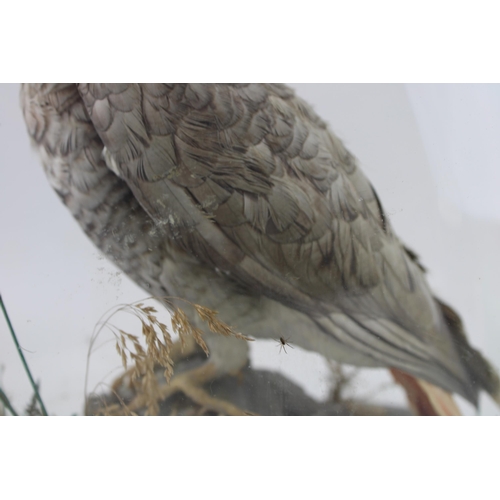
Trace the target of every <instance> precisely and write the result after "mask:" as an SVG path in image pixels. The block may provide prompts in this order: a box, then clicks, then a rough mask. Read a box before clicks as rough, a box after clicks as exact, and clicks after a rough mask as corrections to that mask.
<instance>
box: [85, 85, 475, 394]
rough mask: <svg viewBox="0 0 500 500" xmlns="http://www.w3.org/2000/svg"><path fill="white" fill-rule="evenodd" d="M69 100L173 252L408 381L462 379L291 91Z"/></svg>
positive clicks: (382, 232)
mask: <svg viewBox="0 0 500 500" xmlns="http://www.w3.org/2000/svg"><path fill="white" fill-rule="evenodd" d="M79 91H80V94H81V96H82V98H83V100H84V103H85V105H86V107H87V111H88V114H89V117H90V119H91V120H92V122H93V123H94V126H95V128H96V130H97V132H98V134H99V136H100V137H101V139H102V141H103V143H104V145H105V152H104V156H105V158H106V162H107V164H108V166H109V167H110V168H111V169H112V170H113V171H114V172H115V173H116V174H117V175H119V176H120V177H122V178H123V179H125V181H126V182H127V184H128V185H129V187H130V189H131V190H132V191H133V193H134V195H135V197H136V198H137V200H138V201H139V203H140V204H141V205H142V207H143V208H144V209H145V210H146V211H147V212H148V213H149V215H150V216H151V217H152V219H153V220H154V221H155V222H156V224H157V225H158V226H162V227H164V228H165V230H166V231H168V232H169V235H170V237H172V238H174V239H175V240H176V241H177V242H178V244H179V245H180V246H182V247H183V248H184V249H186V250H187V251H189V252H190V253H191V254H193V255H195V256H196V257H197V258H198V259H199V260H201V261H203V262H205V263H206V264H208V265H210V266H213V267H217V268H219V269H221V270H223V271H225V272H226V273H229V275H230V276H231V277H232V278H233V279H234V280H236V281H239V282H241V283H243V284H245V285H246V286H247V287H249V288H250V289H251V290H252V289H254V290H256V291H260V292H262V293H264V294H266V295H268V296H270V297H271V298H274V299H276V300H279V301H281V302H284V303H285V304H287V305H289V306H290V307H295V308H298V309H301V310H303V311H305V312H307V313H309V314H311V315H316V316H318V317H320V318H325V317H328V318H335V317H337V318H343V319H339V320H337V324H336V326H335V328H332V329H331V332H332V334H335V335H337V334H336V333H335V332H338V331H342V332H344V333H343V334H345V335H344V336H345V339H344V340H342V341H345V342H347V343H349V342H351V343H354V346H355V348H357V349H364V350H365V351H366V352H368V353H369V354H370V355H372V354H373V353H375V354H374V355H376V356H378V358H379V360H381V362H382V361H383V363H382V364H384V363H385V364H386V365H389V366H391V365H392V366H396V367H398V366H399V367H402V366H403V367H404V366H407V365H410V366H411V363H410V361H413V362H414V364H415V365H416V366H419V367H420V369H419V370H417V371H418V373H419V375H420V374H421V372H422V371H424V372H425V370H430V367H432V366H437V367H438V368H439V370H441V371H442V372H443V373H444V372H446V373H448V375H449V377H451V378H455V379H460V380H461V382H460V384H462V383H465V382H466V379H467V375H466V374H465V371H464V369H463V367H462V366H461V363H460V361H459V359H458V356H457V354H456V350H455V348H454V346H453V343H452V341H451V340H450V336H449V333H448V331H447V329H446V327H445V326H444V323H443V320H442V318H441V316H440V314H439V312H438V308H437V306H436V304H435V301H434V299H433V297H432V295H431V293H430V291H429V290H428V288H427V285H426V284H425V280H424V278H423V273H422V271H421V270H420V269H419V267H418V265H417V264H416V263H415V262H413V259H412V256H411V255H410V254H408V252H407V251H406V250H405V248H404V247H403V245H402V244H401V243H400V242H399V241H398V239H397V238H396V237H395V236H394V234H393V233H392V231H391V228H390V225H389V223H388V221H387V220H386V219H385V216H384V213H383V211H382V207H381V205H380V202H379V201H378V199H377V196H376V194H375V191H374V190H373V188H372V187H371V185H370V183H369V182H368V181H367V179H366V178H365V177H364V175H363V173H362V172H361V170H360V169H359V168H358V167H357V165H356V160H355V159H354V157H353V156H352V155H351V154H350V153H349V152H348V151H347V150H346V149H345V147H344V146H343V144H342V143H341V141H340V140H339V139H338V138H336V137H335V136H334V135H333V134H331V132H330V131H329V130H328V128H327V126H326V125H325V123H324V122H323V121H322V120H321V119H320V118H319V117H317V116H316V114H315V113H314V112H313V111H312V110H311V108H310V107H309V106H308V105H307V104H306V103H304V102H303V101H302V100H301V99H299V98H297V97H296V96H295V95H294V93H293V91H291V90H290V89H289V88H287V87H285V86H281V85H271V84H269V85H268V84H250V85H237V84H236V85H216V84H182V85H181V84H171V85H169V84H152V85H150V84H130V85H128V84H109V85H108V84H96V85H92V84H80V86H79ZM335 315H337V316H335ZM319 321H320V323H321V324H322V325H323V327H324V328H325V329H326V330H328V328H329V327H327V326H325V324H324V322H325V320H324V319H320V320H319ZM342 322H344V323H342ZM341 336H342V335H341ZM440 376H441V377H442V378H446V377H445V375H436V376H435V377H434V379H433V380H434V381H437V379H439V377H440ZM431 378H432V377H431ZM448 386H450V384H448ZM454 390H457V389H456V388H454ZM459 392H462V393H463V392H464V391H459Z"/></svg>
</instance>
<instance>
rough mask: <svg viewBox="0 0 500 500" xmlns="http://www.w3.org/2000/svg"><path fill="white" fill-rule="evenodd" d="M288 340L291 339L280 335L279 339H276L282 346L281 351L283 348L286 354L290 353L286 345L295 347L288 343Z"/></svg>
mask: <svg viewBox="0 0 500 500" xmlns="http://www.w3.org/2000/svg"><path fill="white" fill-rule="evenodd" d="M288 340H289V339H285V338H284V337H280V338H279V340H277V341H276V342H278V345H279V346H280V352H281V349H283V350H284V351H285V354H288V353H287V352H286V346H288V347H290V348H292V349H293V346H292V345H291V344H289V343H288Z"/></svg>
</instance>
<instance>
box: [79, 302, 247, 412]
mask: <svg viewBox="0 0 500 500" xmlns="http://www.w3.org/2000/svg"><path fill="white" fill-rule="evenodd" d="M152 298H155V297H149V298H148V299H145V300H149V299H152ZM160 300H161V301H162V302H163V303H165V304H166V305H167V307H168V308H169V309H170V310H171V311H172V313H171V323H172V330H173V332H175V333H177V334H178V335H179V339H180V342H181V345H182V346H183V347H184V346H185V344H186V340H187V338H188V337H192V338H193V339H194V341H195V342H196V343H197V344H198V345H199V346H200V347H201V349H202V350H203V351H204V352H205V354H206V355H207V356H208V355H209V350H208V346H207V344H206V342H205V340H204V339H203V331H202V330H201V329H199V328H197V327H195V326H194V325H193V324H192V323H191V322H190V321H189V318H188V316H187V315H186V313H185V312H184V310H183V309H181V308H180V307H177V306H175V305H174V301H175V300H180V301H183V302H185V303H187V304H188V305H189V306H190V307H193V308H194V309H195V311H196V313H197V314H198V316H199V317H200V319H201V320H202V321H204V322H205V323H207V325H208V328H209V329H210V331H211V332H213V333H217V334H220V335H223V336H225V337H235V338H237V339H240V340H244V341H251V340H253V339H251V338H250V337H246V336H245V335H242V334H241V333H238V332H236V331H235V330H234V329H233V328H232V327H230V326H228V325H227V324H226V323H224V322H222V321H220V320H219V319H218V318H217V311H214V310H212V309H209V308H207V307H204V306H200V305H198V304H193V303H191V302H189V301H186V300H183V299H178V298H175V297H166V298H162V299H160ZM120 311H126V312H130V313H132V314H133V315H134V316H136V317H137V318H138V319H139V321H140V322H141V327H142V328H141V331H142V336H143V338H144V340H145V343H146V349H144V348H143V346H142V345H141V343H140V341H139V338H138V337H137V336H136V335H133V334H131V333H128V332H125V331H124V330H121V329H119V328H117V327H115V326H114V325H113V324H112V323H110V320H111V318H112V317H113V316H114V315H115V314H117V313H118V312H120ZM156 314H157V310H156V309H155V308H154V307H151V306H146V305H145V304H144V301H143V302H138V303H134V304H126V305H123V306H119V307H118V308H116V309H115V310H114V311H113V312H112V313H109V314H108V317H107V318H106V319H104V320H102V321H100V322H99V323H98V324H97V325H96V329H97V327H99V328H98V329H97V331H94V335H93V337H92V342H91V347H90V350H89V357H90V354H91V352H92V348H93V345H94V343H95V340H96V339H97V336H98V335H99V333H100V332H101V331H102V329H103V328H104V327H107V328H108V329H109V330H110V331H111V332H112V333H113V334H114V335H115V338H116V343H115V348H116V352H117V353H118V355H119V356H120V358H121V361H122V365H123V367H124V369H125V370H128V371H127V373H129V375H130V384H131V386H133V387H134V389H135V390H136V391H137V392H139V393H140V394H141V395H142V400H143V401H144V402H145V408H146V411H145V413H146V415H158V412H159V401H160V399H161V391H160V382H159V380H158V377H157V376H156V372H155V368H156V367H157V366H161V367H163V368H164V371H163V376H164V378H165V380H166V382H167V383H169V382H170V379H171V378H172V376H173V373H174V361H173V359H172V356H171V352H172V348H173V345H174V343H173V341H172V334H171V332H170V330H169V328H168V327H167V325H165V324H164V323H161V322H160V321H159V320H158V318H157V317H156ZM88 363H89V359H87V370H88ZM129 366H130V368H129ZM115 406H118V407H119V406H120V405H113V406H112V407H111V406H110V407H106V408H105V409H104V411H103V414H105V415H118V414H121V415H130V414H132V413H131V411H130V409H129V408H128V407H127V406H126V405H125V403H123V402H122V406H123V408H122V410H119V408H115Z"/></svg>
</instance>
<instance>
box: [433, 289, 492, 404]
mask: <svg viewBox="0 0 500 500" xmlns="http://www.w3.org/2000/svg"><path fill="white" fill-rule="evenodd" d="M435 300H436V302H437V303H438V305H439V306H440V307H441V311H442V313H443V316H444V320H445V321H446V324H447V325H448V328H449V330H450V332H451V334H452V337H453V340H454V342H455V345H456V347H457V349H458V354H459V356H460V358H461V360H462V362H463V364H464V366H465V368H466V369H467V371H468V373H469V376H470V379H471V383H472V384H473V385H474V387H475V388H476V390H477V392H479V391H480V390H481V389H482V390H484V391H486V392H487V393H489V394H490V396H491V397H492V398H493V399H494V400H495V402H496V403H497V404H498V405H499V406H500V378H499V377H498V374H497V372H496V370H495V369H494V368H493V367H492V366H491V365H490V363H489V362H488V360H487V359H486V358H484V357H483V355H482V354H481V353H480V352H479V351H477V350H476V349H474V348H473V347H471V345H470V344H469V342H468V340H467V337H466V336H465V332H464V328H463V325H462V320H461V319H460V317H459V316H458V314H457V313H456V312H455V311H454V310H453V309H452V308H451V307H450V306H448V305H446V304H445V303H443V302H441V301H440V300H439V299H436V298H435Z"/></svg>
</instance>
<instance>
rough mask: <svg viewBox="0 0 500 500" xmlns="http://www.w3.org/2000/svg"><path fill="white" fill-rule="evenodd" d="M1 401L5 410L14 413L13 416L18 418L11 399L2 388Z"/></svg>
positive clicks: (0, 389)
mask: <svg viewBox="0 0 500 500" xmlns="http://www.w3.org/2000/svg"><path fill="white" fill-rule="evenodd" d="M0 400H1V401H2V403H3V404H4V406H5V408H7V410H9V411H10V412H11V413H12V415H14V417H17V412H16V410H14V408H13V407H12V405H11V404H10V401H9V398H8V397H7V394H5V392H3V391H2V388H1V387H0Z"/></svg>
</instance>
